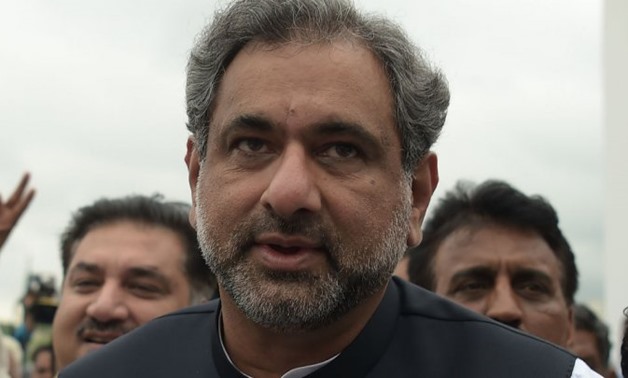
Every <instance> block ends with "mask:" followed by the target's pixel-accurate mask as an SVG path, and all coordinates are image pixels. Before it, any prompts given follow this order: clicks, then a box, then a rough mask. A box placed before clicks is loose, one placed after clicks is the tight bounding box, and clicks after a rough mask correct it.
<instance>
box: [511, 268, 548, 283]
mask: <svg viewBox="0 0 628 378" xmlns="http://www.w3.org/2000/svg"><path fill="white" fill-rule="evenodd" d="M513 280H516V281H539V282H543V283H545V284H551V283H552V279H551V277H550V276H549V275H548V274H547V273H545V272H543V271H540V270H537V269H530V268H520V269H517V270H516V271H515V272H514V274H513Z"/></svg>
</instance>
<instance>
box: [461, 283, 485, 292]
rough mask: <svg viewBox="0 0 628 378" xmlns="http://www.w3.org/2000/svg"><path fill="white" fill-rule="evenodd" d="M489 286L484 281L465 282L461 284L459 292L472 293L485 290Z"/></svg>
mask: <svg viewBox="0 0 628 378" xmlns="http://www.w3.org/2000/svg"><path fill="white" fill-rule="evenodd" d="M487 286H488V285H487V284H486V283H485V282H483V281H467V282H463V283H462V284H460V285H459V286H458V287H457V291H459V292H461V291H466V292H470V291H478V290H484V289H486V288H487Z"/></svg>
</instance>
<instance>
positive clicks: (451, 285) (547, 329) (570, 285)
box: [409, 180, 578, 347]
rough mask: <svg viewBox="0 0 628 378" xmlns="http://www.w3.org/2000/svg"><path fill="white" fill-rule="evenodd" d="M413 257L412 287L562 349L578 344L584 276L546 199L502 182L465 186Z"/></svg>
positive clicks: (438, 208)
mask: <svg viewBox="0 0 628 378" xmlns="http://www.w3.org/2000/svg"><path fill="white" fill-rule="evenodd" d="M410 255H411V259H410V264H409V275H410V281H411V282H414V283H416V284H417V285H419V286H422V287H425V288H427V289H428V290H431V291H434V292H436V293H437V294H440V295H442V296H444V297H446V298H449V299H451V300H453V301H454V302H457V303H458V304H461V305H463V306H465V307H467V308H469V309H471V310H473V311H476V312H479V313H481V314H484V315H486V316H488V317H489V318H492V319H494V320H497V321H499V322H501V323H504V324H506V325H509V326H512V327H514V328H518V329H520V330H522V331H525V332H528V333H531V334H533V335H535V336H538V337H541V338H543V339H545V340H548V341H551V342H552V343H555V344H556V345H559V346H562V347H567V346H568V345H569V343H570V341H571V340H572V337H573V334H574V325H573V316H572V315H573V313H572V312H573V310H572V304H573V302H574V296H575V292H576V290H577V287H578V271H577V269H576V264H575V257H574V254H573V252H572V250H571V247H570V246H569V243H568V242H567V240H566V239H565V237H564V235H563V233H562V231H561V230H560V228H559V226H558V216H557V214H556V211H555V210H554V209H553V208H552V206H551V205H550V204H549V203H548V202H547V201H546V200H545V199H543V198H542V197H540V196H527V195H525V194H524V193H522V192H520V191H519V190H517V189H515V188H514V187H512V186H511V185H509V184H507V183H506V182H503V181H497V180H489V181H485V182H483V183H481V184H479V185H473V184H471V183H468V182H459V183H458V184H457V185H456V187H455V188H454V189H453V190H451V191H448V192H447V193H445V195H444V197H443V198H442V199H440V201H439V202H438V203H437V204H436V205H435V206H434V207H433V208H432V213H431V215H430V217H429V218H428V219H427V220H426V222H425V226H424V227H423V241H422V242H421V244H420V245H418V246H417V247H416V248H414V250H412V251H410Z"/></svg>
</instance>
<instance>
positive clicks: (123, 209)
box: [61, 194, 215, 303]
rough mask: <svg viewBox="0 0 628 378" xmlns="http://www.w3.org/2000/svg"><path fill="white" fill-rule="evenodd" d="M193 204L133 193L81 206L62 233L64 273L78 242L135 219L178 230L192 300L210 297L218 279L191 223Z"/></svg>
mask: <svg viewBox="0 0 628 378" xmlns="http://www.w3.org/2000/svg"><path fill="white" fill-rule="evenodd" d="M189 211H190V205H188V204H186V203H183V202H166V201H164V200H163V196H161V195H160V194H155V195H153V196H150V197H149V196H143V195H130V196H126V197H121V198H102V199H99V200H97V201H96V202H94V203H93V204H91V205H87V206H84V207H81V208H80V209H78V210H77V211H76V212H75V213H74V214H73V215H72V218H71V220H70V223H69V224H68V226H67V227H66V229H65V230H64V231H63V234H62V236H61V262H62V265H63V276H64V277H65V275H66V274H67V271H68V267H69V266H70V262H71V261H72V257H73V255H74V251H75V249H76V244H77V243H78V242H79V241H80V240H81V239H83V238H84V237H85V235H87V233H89V232H90V231H91V230H93V229H94V228H97V227H99V226H103V225H107V224H112V223H115V222H119V221H125V220H127V221H132V222H137V223H140V224H145V225H149V226H162V227H165V228H168V229H170V230H172V231H174V232H175V233H176V234H177V235H179V237H180V239H181V241H182V242H183V245H184V249H185V252H186V259H185V264H184V269H185V270H184V272H185V275H186V277H187V279H188V282H189V283H190V288H191V293H190V302H191V303H198V302H201V301H202V300H204V299H210V298H211V297H212V295H213V294H214V293H213V291H214V290H215V278H214V275H213V274H212V273H211V270H210V269H209V267H208V266H207V265H206V263H205V260H204V259H203V256H202V253H201V249H200V246H199V244H198V239H197V237H196V231H195V230H194V228H193V227H192V225H191V224H190V221H189V218H188V214H189Z"/></svg>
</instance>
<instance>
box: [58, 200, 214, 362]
mask: <svg viewBox="0 0 628 378" xmlns="http://www.w3.org/2000/svg"><path fill="white" fill-rule="evenodd" d="M189 209H190V206H189V205H187V204H183V203H179V202H166V201H163V199H162V198H161V196H152V197H147V196H140V195H133V196H128V197H122V198H113V199H107V198H106V199H100V200H98V201H96V202H94V203H93V204H90V205H88V206H85V207H82V208H80V209H79V210H78V211H77V212H76V213H74V214H73V216H72V219H71V221H70V223H69V225H68V226H67V227H66V229H65V231H64V232H63V235H62V237H61V260H62V266H63V285H62V296H61V301H60V304H59V309H58V311H57V314H56V316H55V319H54V325H53V345H54V350H55V354H56V357H57V362H58V364H57V366H58V368H59V369H62V368H63V367H65V366H66V365H68V364H70V363H71V362H73V361H74V360H76V359H78V358H80V357H82V356H84V355H85V354H87V353H88V352H91V351H93V350H96V349H98V348H100V347H101V346H103V345H105V344H107V343H109V342H110V341H112V340H114V339H115V338H117V337H119V336H121V335H123V334H125V333H127V332H129V331H131V330H132V329H134V328H136V327H139V326H140V325H142V324H144V323H146V322H148V321H150V320H152V319H153V318H155V317H158V316H160V315H163V314H166V313H168V312H171V311H174V310H177V309H180V308H182V307H186V306H189V305H192V304H197V303H201V302H204V301H206V300H209V299H211V298H212V297H213V295H214V291H215V279H214V277H213V274H212V273H211V271H210V270H209V268H208V267H207V265H206V264H205V261H204V260H203V258H202V256H201V252H200V248H199V245H198V241H197V238H196V233H195V231H194V229H193V228H192V226H191V225H190V222H189V220H188V212H189Z"/></svg>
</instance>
